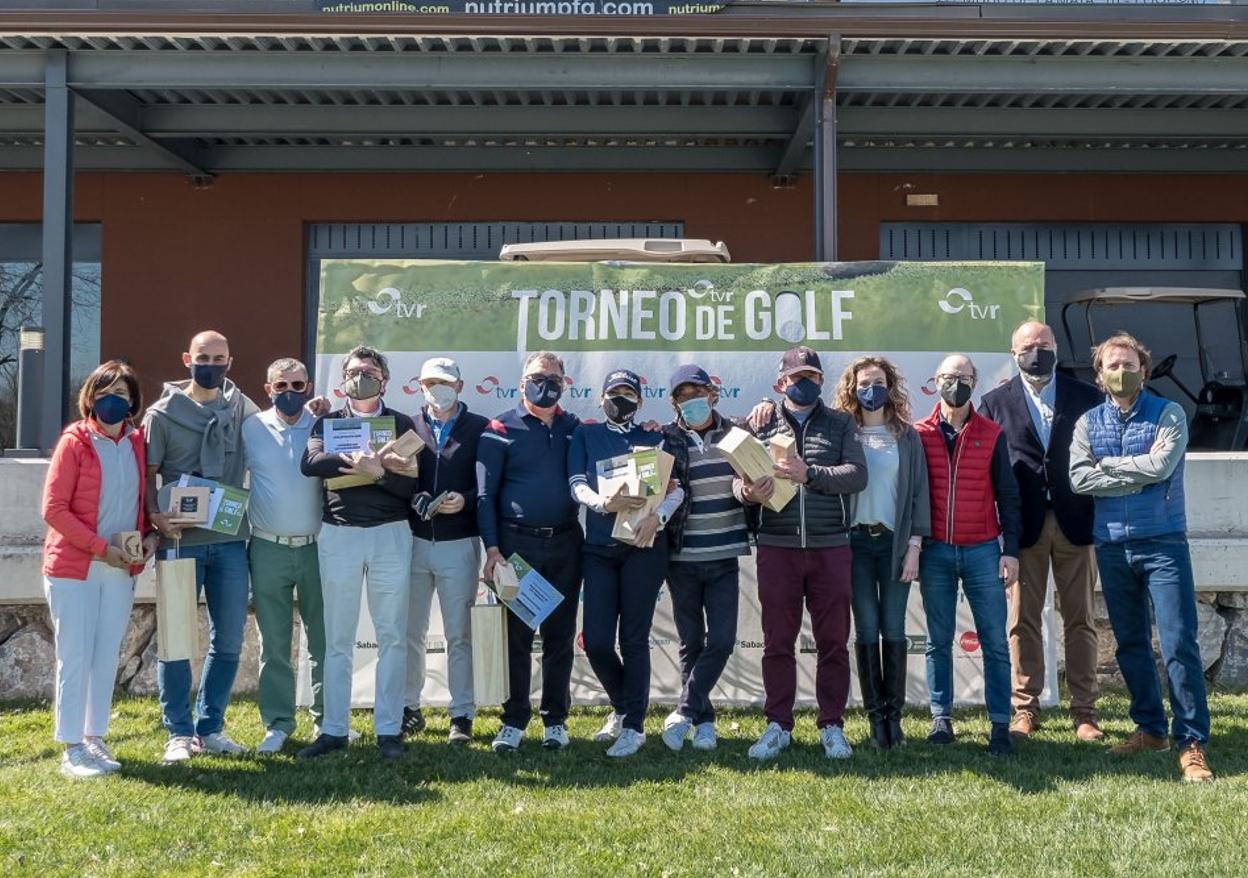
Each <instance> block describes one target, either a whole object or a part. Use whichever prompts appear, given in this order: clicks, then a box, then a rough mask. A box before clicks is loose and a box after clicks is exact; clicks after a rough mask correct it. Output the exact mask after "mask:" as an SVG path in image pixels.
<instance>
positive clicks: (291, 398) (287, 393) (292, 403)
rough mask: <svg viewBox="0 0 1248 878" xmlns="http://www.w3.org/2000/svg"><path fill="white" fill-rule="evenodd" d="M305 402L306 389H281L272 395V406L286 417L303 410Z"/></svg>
mask: <svg viewBox="0 0 1248 878" xmlns="http://www.w3.org/2000/svg"><path fill="white" fill-rule="evenodd" d="M307 402H308V394H307V392H306V391H305V392H303V393H300V392H299V391H297V390H283V391H282V392H281V393H279V394H276V395H275V396H274V397H273V405H274V407H275V408H276V409H277V410H278V411H279V412H281V413H282V414H284V415H285V416H286V417H288V418H293V417H294V416H295V415H297V414H299V413H300V412H301V411H303V407H304V405H306V404H307Z"/></svg>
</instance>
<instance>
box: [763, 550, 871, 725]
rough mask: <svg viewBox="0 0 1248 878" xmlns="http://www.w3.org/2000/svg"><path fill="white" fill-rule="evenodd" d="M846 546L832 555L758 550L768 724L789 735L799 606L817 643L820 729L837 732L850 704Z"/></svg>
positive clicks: (849, 561) (849, 596)
mask: <svg viewBox="0 0 1248 878" xmlns="http://www.w3.org/2000/svg"><path fill="white" fill-rule="evenodd" d="M851 565H852V557H851V554H850V549H849V546H837V547H836V548H832V549H786V548H779V547H777V546H759V547H758V602H759V604H760V605H761V607H762V615H763V690H764V691H765V692H766V695H767V708H766V714H767V721H768V722H774V723H777V724H779V726H780V727H781V728H782V729H784V730H786V731H791V730H792V729H793V699H794V698H795V697H796V696H797V655H796V648H797V636H798V634H799V632H800V631H801V628H802V605H803V603H805V607H806V609H807V610H808V611H809V612H810V622H811V629H812V633H813V634H814V637H815V654H816V656H817V663H816V670H815V699H816V701H817V702H818V704H819V721H818V725H819V728H821V729H822V728H825V727H826V726H839V725H841V723H842V718H843V717H844V714H845V703H846V702H847V701H848V700H849V649H848V647H847V643H848V641H849V617H850V604H851V603H852V596H853V586H852V584H851V573H850V571H851Z"/></svg>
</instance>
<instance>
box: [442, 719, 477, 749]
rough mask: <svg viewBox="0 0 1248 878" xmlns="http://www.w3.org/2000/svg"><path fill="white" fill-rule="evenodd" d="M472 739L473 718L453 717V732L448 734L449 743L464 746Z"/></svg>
mask: <svg viewBox="0 0 1248 878" xmlns="http://www.w3.org/2000/svg"><path fill="white" fill-rule="evenodd" d="M471 740H472V720H471V719H470V718H468V717H466V716H453V717H451V733H450V734H449V735H447V737H446V742H447V743H448V744H457V745H459V746H463V745H464V744H467V743H469V742H470V741H471Z"/></svg>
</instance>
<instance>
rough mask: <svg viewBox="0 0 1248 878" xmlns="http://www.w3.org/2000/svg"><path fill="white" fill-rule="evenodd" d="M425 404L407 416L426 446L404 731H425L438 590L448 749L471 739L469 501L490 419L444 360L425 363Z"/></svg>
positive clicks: (476, 568)
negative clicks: (467, 400)
mask: <svg viewBox="0 0 1248 878" xmlns="http://www.w3.org/2000/svg"><path fill="white" fill-rule="evenodd" d="M419 380H420V386H421V388H422V390H423V391H424V397H425V405H424V406H423V407H422V408H421V410H420V413H419V414H418V415H417V416H416V417H415V418H414V419H413V420H414V421H415V424H416V427H415V429H416V432H417V433H418V434H419V435H420V438H421V439H423V440H424V441H425V447H424V449H423V450H422V451H421V452H420V460H419V463H420V476H419V481H418V485H417V490H416V495H415V496H414V497H413V498H412V514H411V516H410V521H411V525H412V535H413V537H414V538H415V539H414V540H413V545H412V594H411V604H410V606H409V610H408V616H407V638H408V639H407V706H406V707H405V708H404V710H403V732H404V734H405V735H412V734H415V733H417V732H419V731H420V730H421V729H422V728H424V725H425V720H424V716H423V715H422V714H421V712H420V703H421V702H420V699H421V690H422V689H423V688H424V684H425V654H426V651H427V649H428V644H427V642H426V635H427V633H428V631H429V611H430V609H431V608H432V606H433V595H434V592H437V595H438V607H439V609H440V610H441V611H442V631H443V635H444V637H445V642H446V664H447V682H448V685H449V688H450V691H451V703H450V711H449V712H450V715H451V730H450V737H449V739H448V740H449V741H450V743H452V744H465V743H467V742H468V741H470V740H471V739H472V718H473V715H474V713H475V705H474V704H473V695H472V629H471V624H470V620H469V608H470V607H471V606H472V605H473V603H474V602H475V601H476V597H477V576H478V574H479V572H480V570H481V540H480V536H479V535H480V530H479V529H478V528H477V512H476V504H475V502H474V503H472V504H468V503H467V502H466V500H467V498H469V497H474V498H475V496H476V491H477V476H476V462H477V443H478V441H479V440H480V439H481V434H482V432H484V430H485V427H486V424H488V423H489V422H488V421H487V420H486V419H485V418H483V417H482V416H481V415H475V414H472V413H471V412H469V411H468V407H467V406H466V405H464V403H462V402H461V401H460V399H459V394H460V392H461V391H462V390H463V389H464V382H463V380H461V378H460V376H459V366H458V365H456V363H455V361H454V360H451V359H448V358H447V357H434V358H433V359H431V360H426V361H425V364H424V365H423V366H421V368H420V379H419Z"/></svg>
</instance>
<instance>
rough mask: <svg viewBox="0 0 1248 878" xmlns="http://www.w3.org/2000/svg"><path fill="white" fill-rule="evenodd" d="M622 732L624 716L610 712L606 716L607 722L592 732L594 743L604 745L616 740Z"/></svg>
mask: <svg viewBox="0 0 1248 878" xmlns="http://www.w3.org/2000/svg"><path fill="white" fill-rule="evenodd" d="M623 731H624V715H623V714H622V713H614V712H612V713H610V714H608V715H607V721H606V722H605V723H603V724H602V728H600V729H599V730H598V731H596V732H594V741H595V742H596V743H598V744H606V743H607V742H608V741H614V740H615V739H616V738H618V737H619V736H620V733H621V732H623Z"/></svg>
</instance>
